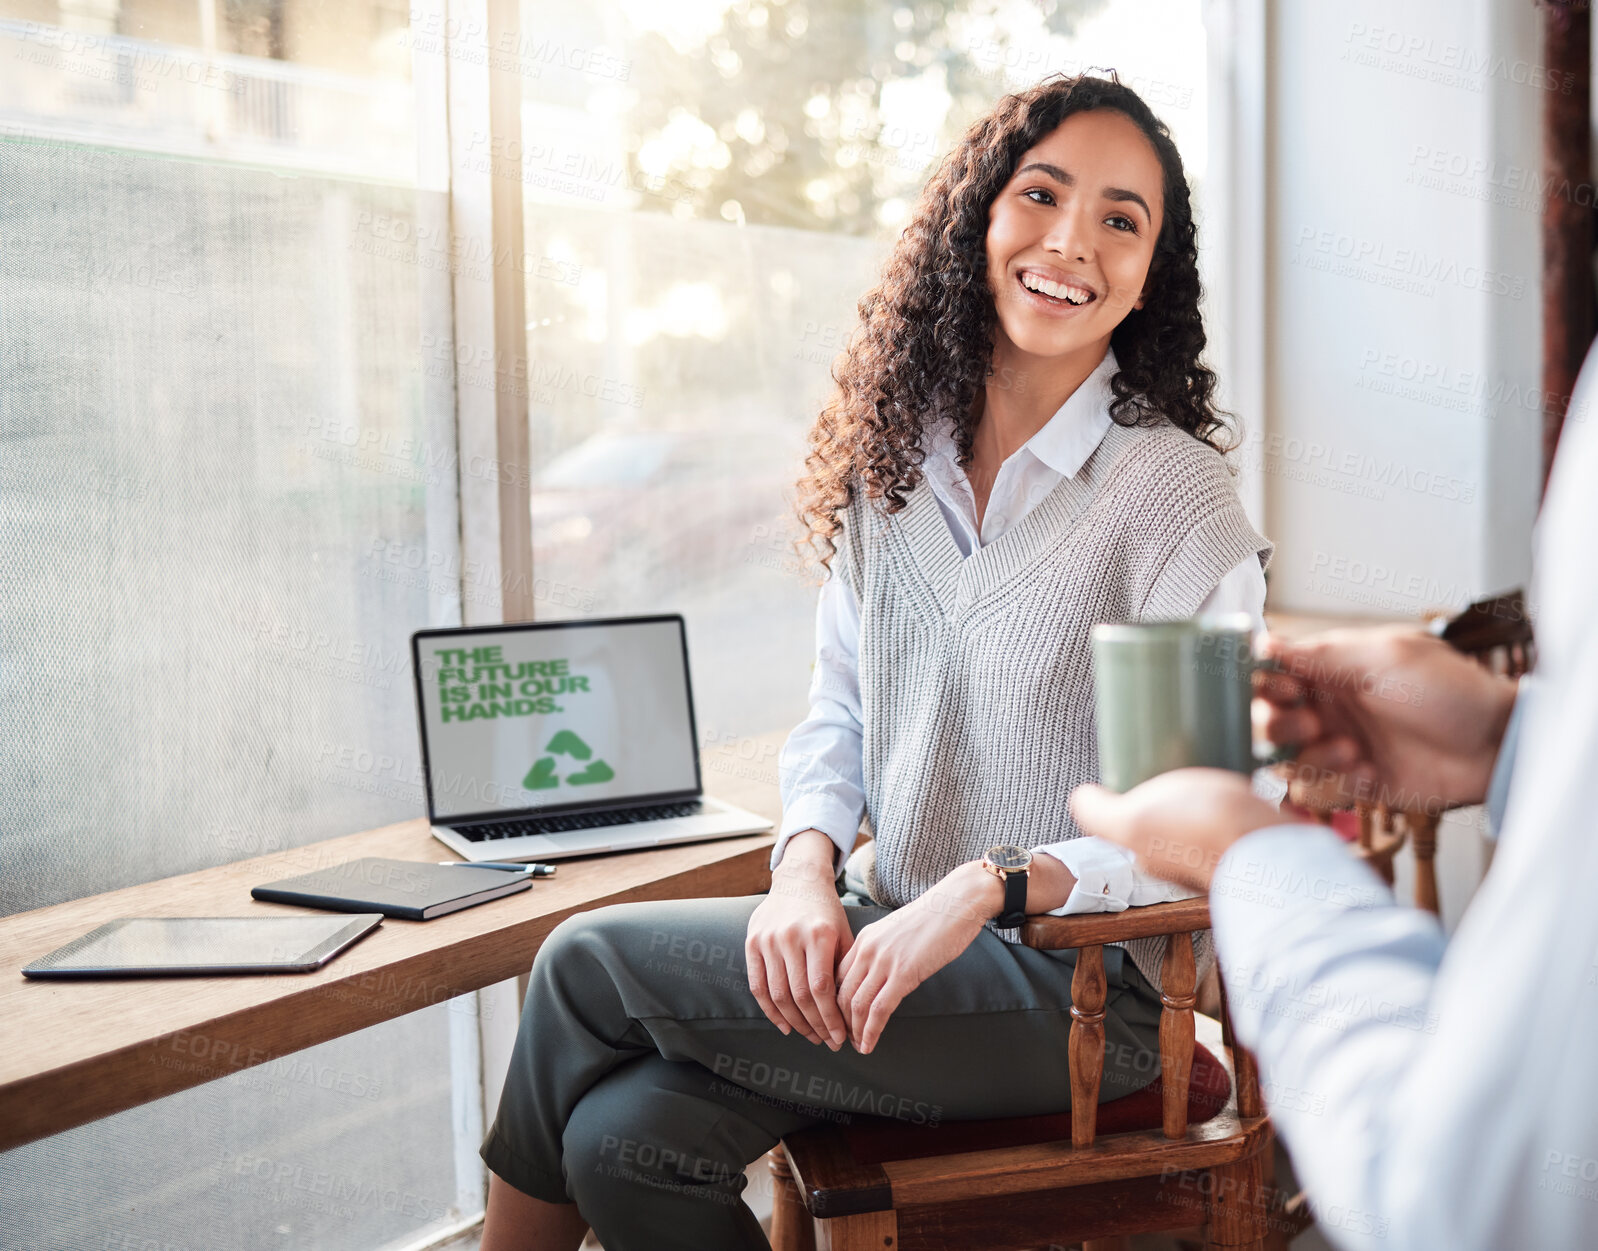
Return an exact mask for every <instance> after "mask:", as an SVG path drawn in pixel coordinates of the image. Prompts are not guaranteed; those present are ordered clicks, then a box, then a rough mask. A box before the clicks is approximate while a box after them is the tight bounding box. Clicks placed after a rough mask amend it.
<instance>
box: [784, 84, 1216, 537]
mask: <svg viewBox="0 0 1598 1251" xmlns="http://www.w3.org/2000/svg"><path fill="white" fill-rule="evenodd" d="M1092 109H1114V110H1115V111H1116V112H1119V113H1122V114H1124V115H1125V116H1126V117H1128V118H1129V119H1130V120H1131V121H1132V122H1134V123H1135V124H1136V125H1137V127H1138V128H1139V129H1140V130H1141V131H1142V132H1143V133H1144V134H1145V135H1146V136H1148V140H1149V143H1150V144H1151V145H1153V148H1154V151H1155V153H1156V155H1157V156H1158V157H1159V161H1160V166H1161V169H1162V170H1163V173H1164V184H1165V185H1164V197H1165V217H1164V221H1163V223H1162V224H1161V227H1160V234H1159V238H1158V239H1156V240H1155V244H1154V257H1153V260H1152V261H1151V262H1150V265H1149V277H1148V290H1149V291H1150V293H1151V296H1150V298H1149V299H1148V300H1147V301H1146V302H1145V303H1144V306H1143V308H1141V309H1134V310H1133V311H1132V312H1130V313H1129V314H1128V315H1127V316H1126V318H1125V320H1123V321H1122V322H1121V324H1120V325H1118V326H1117V327H1116V328H1115V330H1114V332H1113V333H1112V334H1111V335H1110V346H1111V347H1112V348H1113V349H1114V350H1115V356H1116V361H1117V363H1118V364H1119V366H1120V369H1119V371H1118V372H1117V373H1116V374H1115V376H1114V378H1113V379H1112V380H1111V383H1110V385H1111V389H1112V390H1113V391H1114V393H1115V397H1116V398H1115V399H1114V400H1113V401H1112V402H1111V404H1110V416H1111V418H1112V419H1113V420H1115V421H1116V422H1118V423H1119V424H1121V425H1123V426H1136V425H1150V424H1155V423H1158V422H1160V421H1163V420H1168V421H1170V422H1171V423H1173V424H1174V425H1176V426H1179V427H1180V428H1181V429H1183V430H1186V431H1187V432H1188V433H1189V434H1191V435H1193V437H1194V438H1197V439H1199V440H1201V441H1202V442H1204V443H1207V444H1209V445H1210V446H1211V447H1214V448H1215V449H1216V450H1217V451H1221V452H1226V451H1228V450H1230V446H1231V444H1230V443H1229V442H1223V441H1222V440H1221V439H1218V438H1217V437H1216V436H1217V435H1218V434H1221V435H1224V436H1230V434H1231V427H1230V424H1229V422H1228V420H1227V417H1228V414H1226V413H1224V412H1222V411H1221V410H1219V409H1218V408H1217V407H1216V405H1215V402H1214V396H1215V375H1214V373H1212V372H1211V371H1210V370H1209V369H1208V368H1206V367H1205V366H1204V365H1203V364H1202V363H1201V361H1200V357H1201V355H1202V354H1203V351H1204V343H1205V340H1204V324H1203V321H1202V319H1201V318H1200V316H1199V298H1200V295H1201V293H1202V292H1201V288H1200V285H1199V276H1198V248H1197V245H1196V243H1195V238H1194V234H1195V232H1194V226H1193V209H1192V204H1191V201H1190V200H1189V195H1188V185H1187V177H1186V175H1185V174H1184V173H1183V171H1182V158H1181V157H1180V156H1179V155H1178V154H1177V151H1176V145H1175V144H1174V143H1172V141H1171V133H1170V131H1169V130H1167V129H1166V127H1165V124H1164V123H1163V122H1161V121H1160V120H1159V118H1157V117H1155V116H1154V114H1153V112H1151V111H1150V109H1149V106H1148V105H1147V104H1145V103H1144V102H1143V100H1142V98H1141V97H1140V96H1139V95H1138V94H1137V93H1136V92H1135V91H1133V90H1132V89H1131V88H1130V87H1127V86H1125V85H1123V84H1122V83H1121V82H1120V81H1119V80H1118V79H1117V78H1116V77H1115V75H1114V73H1113V71H1112V72H1111V74H1110V77H1108V78H1102V77H1097V76H1090V75H1086V74H1082V75H1077V76H1074V77H1066V76H1064V75H1056V76H1054V77H1052V78H1049V79H1046V80H1044V81H1043V82H1042V83H1039V84H1038V85H1037V86H1035V87H1032V88H1030V89H1029V90H1026V91H1022V92H1017V93H1015V94H1013V95H1007V96H1005V97H1004V98H1003V99H1001V100H1000V101H999V102H998V104H997V105H996V106H995V107H994V110H993V112H992V113H990V114H989V115H988V116H986V117H984V118H983V119H982V120H980V121H978V122H977V123H976V124H975V125H973V126H972V127H971V128H970V129H969V130H968V131H966V133H965V137H964V138H962V139H961V140H960V142H959V144H958V145H957V146H956V147H955V149H954V150H953V151H952V152H951V153H949V155H948V156H947V157H945V158H944V160H943V163H942V164H941V165H940V166H939V167H938V170H937V172H936V173H935V174H933V176H932V178H931V179H930V180H929V181H928V182H927V185H926V187H925V189H924V190H923V191H922V194H921V199H920V202H919V203H918V205H917V206H916V212H915V216H914V217H913V218H912V219H911V221H910V224H909V225H908V226H906V227H905V230H904V233H903V234H902V235H901V236H900V237H899V241H898V243H897V245H896V246H895V247H894V250H893V253H892V255H891V256H890V257H889V258H888V262H887V264H886V265H885V266H884V268H883V273H882V278H881V281H880V282H878V284H877V285H876V286H875V287H874V288H872V289H871V290H870V291H869V292H867V293H866V295H865V296H864V297H863V298H862V299H861V301H860V304H859V308H858V312H859V317H860V322H859V326H858V327H857V328H856V330H855V332H854V334H853V335H852V336H851V337H850V340H849V344H848V346H847V347H846V348H845V349H844V351H843V352H842V353H841V354H840V355H839V357H838V360H837V361H835V362H834V364H833V372H832V379H833V381H834V382H835V383H836V384H837V386H838V390H837V393H836V394H835V395H834V397H833V399H832V400H831V402H830V403H828V405H827V406H826V407H825V408H824V409H823V410H822V411H821V414H820V415H819V416H818V417H817V418H816V421H815V424H814V425H813V426H812V427H811V429H810V435H809V444H810V451H809V453H808V455H807V456H806V458H805V469H806V473H805V476H804V477H803V478H801V479H800V480H799V483H798V490H797V498H796V508H797V511H798V514H799V520H800V522H801V524H802V525H803V527H804V528H805V530H806V532H807V534H806V536H805V537H804V538H802V539H800V540H799V542H798V544H797V546H798V547H799V548H800V549H801V554H804V552H803V549H804V548H805V547H806V546H807V545H808V547H809V549H810V550H809V553H808V555H809V556H810V557H811V558H813V559H818V560H819V563H820V564H821V565H822V566H823V567H829V566H830V564H831V560H832V557H833V555H834V553H835V552H836V546H837V545H836V543H835V542H834V538H835V536H836V535H837V534H838V533H839V531H840V530H841V529H842V522H841V521H840V515H841V513H842V512H843V510H844V509H846V508H847V507H848V506H849V504H850V503H851V502H852V501H853V500H854V498H855V493H856V491H858V490H862V489H863V490H864V491H865V493H866V498H868V499H871V500H883V501H885V502H884V503H883V504H882V505H880V507H881V509H882V511H884V512H887V513H896V512H898V511H899V510H900V509H902V508H903V507H904V506H905V495H906V493H907V492H909V491H910V490H912V489H913V488H914V487H915V486H916V484H917V483H919V482H920V481H921V477H922V473H921V469H920V466H921V463H922V461H923V460H924V458H925V452H924V450H923V449H922V447H921V436H922V431H923V430H924V429H926V428H928V427H929V426H932V425H934V424H935V423H936V422H938V421H939V420H941V419H943V418H945V417H949V418H953V420H954V423H955V442H956V445H957V447H958V448H959V453H960V464H961V466H962V467H968V466H969V465H970V463H971V449H972V441H973V438H974V436H975V434H976V427H977V422H978V416H977V414H976V413H975V411H974V410H975V401H976V398H977V395H978V393H979V392H980V391H981V390H982V389H983V385H984V382H985V380H986V378H987V377H988V375H989V373H990V372H991V365H990V362H991V359H992V356H993V340H994V330H995V328H996V327H997V325H998V312H997V310H996V309H995V307H994V303H993V295H992V293H991V292H990V291H989V289H988V274H987V267H988V266H987V259H988V258H987V232H988V211H989V209H990V208H991V206H992V204H993V201H994V200H995V199H996V198H997V197H998V195H999V192H1000V191H1001V190H1003V188H1004V186H1005V184H1006V183H1008V182H1009V180H1010V178H1011V176H1012V175H1013V174H1014V171H1015V168H1016V165H1017V163H1018V162H1019V161H1020V159H1021V156H1022V154H1023V153H1025V152H1026V151H1027V150H1028V149H1029V148H1032V147H1033V146H1034V145H1036V144H1037V143H1039V142H1040V141H1042V140H1043V139H1044V138H1045V137H1046V136H1048V135H1049V134H1051V133H1052V132H1053V131H1054V130H1055V128H1056V127H1058V126H1059V125H1060V123H1061V122H1063V121H1064V120H1065V119H1066V118H1067V117H1070V116H1071V115H1072V114H1073V113H1084V112H1087V111H1089V110H1092Z"/></svg>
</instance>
